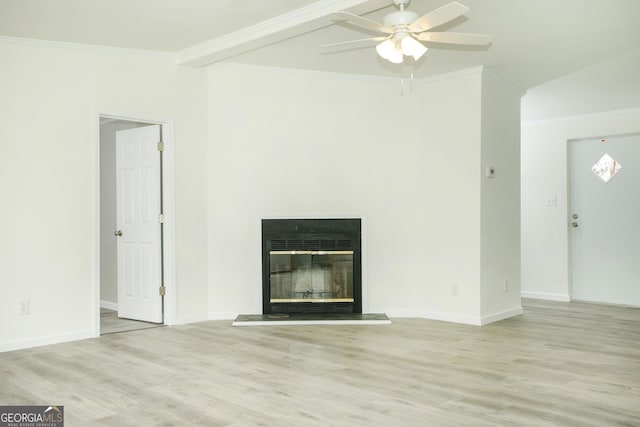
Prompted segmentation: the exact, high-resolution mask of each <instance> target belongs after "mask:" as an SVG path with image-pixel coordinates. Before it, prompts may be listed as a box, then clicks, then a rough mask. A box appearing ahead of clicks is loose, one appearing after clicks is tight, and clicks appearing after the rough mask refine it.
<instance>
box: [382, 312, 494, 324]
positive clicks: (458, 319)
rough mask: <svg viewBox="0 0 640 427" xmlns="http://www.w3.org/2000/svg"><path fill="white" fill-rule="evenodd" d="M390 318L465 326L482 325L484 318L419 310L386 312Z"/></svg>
mask: <svg viewBox="0 0 640 427" xmlns="http://www.w3.org/2000/svg"><path fill="white" fill-rule="evenodd" d="M385 313H387V316H389V317H390V318H394V317H397V318H408V317H411V318H419V319H429V320H439V321H443V322H452V323H462V324H465V325H474V326H480V325H482V318H481V317H479V316H467V315H463V314H452V313H441V312H433V311H417V310H385Z"/></svg>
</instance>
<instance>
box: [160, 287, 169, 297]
mask: <svg viewBox="0 0 640 427" xmlns="http://www.w3.org/2000/svg"><path fill="white" fill-rule="evenodd" d="M166 294H167V288H166V287H165V286H164V285H162V286H160V295H161V296H165V295H166Z"/></svg>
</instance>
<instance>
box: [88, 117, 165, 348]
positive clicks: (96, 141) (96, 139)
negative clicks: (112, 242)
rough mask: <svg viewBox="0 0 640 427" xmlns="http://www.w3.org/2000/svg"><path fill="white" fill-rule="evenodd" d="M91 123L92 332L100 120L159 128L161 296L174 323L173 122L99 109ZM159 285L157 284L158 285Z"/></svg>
mask: <svg viewBox="0 0 640 427" xmlns="http://www.w3.org/2000/svg"><path fill="white" fill-rule="evenodd" d="M94 118H95V124H94V129H95V133H94V144H93V149H94V153H95V154H94V168H93V169H94V173H93V181H94V200H93V205H94V224H93V240H94V244H93V301H94V303H93V306H92V307H93V311H94V315H93V319H94V325H93V332H94V336H96V337H98V336H100V119H101V118H102V119H113V120H124V121H130V122H141V123H148V124H157V125H160V126H161V128H162V140H163V142H164V149H163V152H162V200H163V214H164V223H163V224H164V227H163V244H162V247H163V254H162V255H163V275H164V282H165V283H164V285H165V287H166V294H165V296H164V324H165V325H174V324H175V313H176V285H175V284H176V269H175V215H174V212H175V186H174V182H175V179H174V178H175V163H174V160H175V159H174V127H173V121H172V120H169V119H162V118H158V117H150V116H146V115H143V114H129V113H120V112H112V111H105V110H100V111H97V112H96V113H95V116H94ZM158 287H160V284H158Z"/></svg>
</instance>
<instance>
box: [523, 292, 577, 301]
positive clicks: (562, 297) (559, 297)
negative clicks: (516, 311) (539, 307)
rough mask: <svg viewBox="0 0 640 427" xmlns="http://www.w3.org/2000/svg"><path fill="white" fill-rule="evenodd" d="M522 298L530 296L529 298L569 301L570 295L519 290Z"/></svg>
mask: <svg viewBox="0 0 640 427" xmlns="http://www.w3.org/2000/svg"><path fill="white" fill-rule="evenodd" d="M520 295H521V296H522V298H531V299H541V300H547V301H562V302H570V301H571V297H570V296H569V294H550V293H546V292H529V291H522V292H520Z"/></svg>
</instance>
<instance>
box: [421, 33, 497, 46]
mask: <svg viewBox="0 0 640 427" xmlns="http://www.w3.org/2000/svg"><path fill="white" fill-rule="evenodd" d="M413 36H414V37H415V38H417V39H418V40H422V41H424V42H434V43H449V44H465V45H474V46H484V45H487V44H489V43H491V41H492V40H493V37H491V36H488V35H486V34H472V33H431V32H427V33H420V34H414V35H413Z"/></svg>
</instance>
